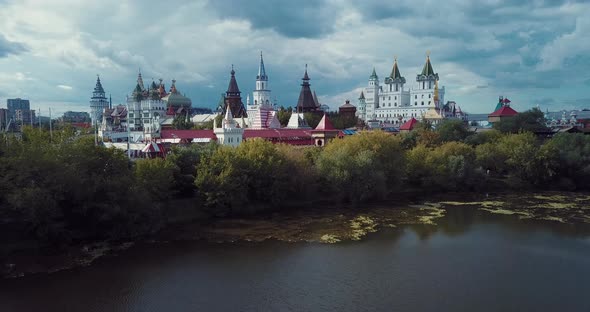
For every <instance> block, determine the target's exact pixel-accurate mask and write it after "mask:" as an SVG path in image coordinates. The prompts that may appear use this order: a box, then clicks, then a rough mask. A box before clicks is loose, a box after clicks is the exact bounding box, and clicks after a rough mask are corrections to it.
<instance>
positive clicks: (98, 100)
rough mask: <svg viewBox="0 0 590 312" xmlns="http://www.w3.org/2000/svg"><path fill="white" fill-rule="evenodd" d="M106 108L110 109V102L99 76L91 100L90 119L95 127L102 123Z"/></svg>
mask: <svg viewBox="0 0 590 312" xmlns="http://www.w3.org/2000/svg"><path fill="white" fill-rule="evenodd" d="M105 108H109V101H108V100H107V97H106V94H105V92H104V89H103V87H102V83H101V82H100V76H98V75H97V77H96V86H94V91H93V92H92V98H90V117H91V119H92V126H93V127H94V126H96V125H97V124H98V123H100V122H102V113H103V111H104V109H105Z"/></svg>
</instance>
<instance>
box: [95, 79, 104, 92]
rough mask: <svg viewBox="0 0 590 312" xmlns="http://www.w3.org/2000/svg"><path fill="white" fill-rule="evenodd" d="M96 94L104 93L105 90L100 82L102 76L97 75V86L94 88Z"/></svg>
mask: <svg viewBox="0 0 590 312" xmlns="http://www.w3.org/2000/svg"><path fill="white" fill-rule="evenodd" d="M94 93H104V88H103V87H102V83H101V82H100V76H99V75H96V86H94Z"/></svg>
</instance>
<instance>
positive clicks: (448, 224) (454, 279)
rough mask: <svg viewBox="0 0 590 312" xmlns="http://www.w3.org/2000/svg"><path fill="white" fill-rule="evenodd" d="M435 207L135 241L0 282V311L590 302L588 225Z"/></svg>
mask: <svg viewBox="0 0 590 312" xmlns="http://www.w3.org/2000/svg"><path fill="white" fill-rule="evenodd" d="M446 210H447V212H446V215H445V216H444V217H443V218H441V219H438V220H437V224H438V225H437V226H434V225H404V226H398V227H396V228H386V229H383V230H381V231H379V232H377V233H372V234H369V235H368V236H367V237H365V238H364V239H363V240H361V241H348V242H341V243H338V244H321V243H307V242H297V243H286V242H280V241H265V242H256V243H254V242H237V243H208V242H205V241H192V242H191V241H185V242H170V243H150V244H147V243H145V244H137V245H135V246H134V247H132V248H130V249H128V250H125V251H120V252H118V254H116V255H110V256H106V257H103V258H100V259H99V260H97V261H96V262H94V263H93V264H92V265H91V266H88V267H80V268H75V269H70V270H65V271H61V272H57V273H52V274H33V275H27V276H24V277H22V278H18V279H4V280H0V311H2V312H10V311H590V296H589V294H590V228H589V226H588V224H577V225H576V224H562V223H559V222H552V221H539V220H519V219H518V218H515V217H514V216H510V215H501V214H500V215H499V214H492V213H489V212H487V211H482V210H477V209H473V208H471V207H461V206H455V207H449V208H447V209H446Z"/></svg>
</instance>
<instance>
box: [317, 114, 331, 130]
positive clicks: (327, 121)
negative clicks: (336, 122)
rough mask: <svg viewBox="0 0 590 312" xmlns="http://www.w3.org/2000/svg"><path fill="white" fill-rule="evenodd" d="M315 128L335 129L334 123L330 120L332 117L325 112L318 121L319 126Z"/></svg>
mask: <svg viewBox="0 0 590 312" xmlns="http://www.w3.org/2000/svg"><path fill="white" fill-rule="evenodd" d="M314 130H335V129H334V126H333V125H332V122H331V121H330V118H328V115H327V114H326V113H324V116H323V117H322V119H321V120H320V122H319V123H318V125H317V127H315V129H314Z"/></svg>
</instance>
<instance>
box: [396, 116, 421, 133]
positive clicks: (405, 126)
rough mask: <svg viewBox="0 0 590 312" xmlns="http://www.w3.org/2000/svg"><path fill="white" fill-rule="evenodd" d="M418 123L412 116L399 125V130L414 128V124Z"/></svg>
mask: <svg viewBox="0 0 590 312" xmlns="http://www.w3.org/2000/svg"><path fill="white" fill-rule="evenodd" d="M417 123H418V120H416V118H414V117H412V119H410V120H408V121H406V122H405V123H404V124H403V125H401V126H400V127H399V129H400V130H412V129H414V127H415V126H416V124H417Z"/></svg>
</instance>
